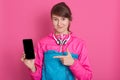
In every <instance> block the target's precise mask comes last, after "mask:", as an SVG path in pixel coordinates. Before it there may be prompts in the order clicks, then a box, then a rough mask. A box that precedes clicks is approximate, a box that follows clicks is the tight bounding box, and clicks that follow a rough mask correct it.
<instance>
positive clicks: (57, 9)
mask: <svg viewBox="0 0 120 80" xmlns="http://www.w3.org/2000/svg"><path fill="white" fill-rule="evenodd" d="M53 14H54V15H57V16H61V17H65V18H68V19H69V20H70V21H72V13H71V10H70V8H69V7H68V6H67V5H66V4H65V3H64V2H60V3H57V4H56V5H54V6H53V8H52V10H51V18H52V15H53ZM69 27H70V24H69V26H68V31H70V30H69Z"/></svg>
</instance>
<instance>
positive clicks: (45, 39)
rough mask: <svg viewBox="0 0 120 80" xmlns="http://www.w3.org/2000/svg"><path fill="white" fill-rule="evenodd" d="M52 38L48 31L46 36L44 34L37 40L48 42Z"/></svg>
mask: <svg viewBox="0 0 120 80" xmlns="http://www.w3.org/2000/svg"><path fill="white" fill-rule="evenodd" d="M51 40H52V37H51V33H49V34H48V35H47V36H44V37H42V38H40V39H39V40H38V43H41V44H42V43H48V42H50V41H51Z"/></svg>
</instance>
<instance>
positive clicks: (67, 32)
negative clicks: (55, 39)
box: [55, 31, 70, 35]
mask: <svg viewBox="0 0 120 80" xmlns="http://www.w3.org/2000/svg"><path fill="white" fill-rule="evenodd" d="M69 33H70V32H69V31H66V32H63V33H59V32H55V35H63V34H69Z"/></svg>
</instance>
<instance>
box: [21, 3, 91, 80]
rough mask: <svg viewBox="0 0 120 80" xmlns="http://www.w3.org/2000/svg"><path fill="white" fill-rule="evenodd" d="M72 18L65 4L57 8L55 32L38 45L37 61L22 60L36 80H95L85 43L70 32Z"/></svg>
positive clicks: (54, 13) (55, 6)
mask: <svg viewBox="0 0 120 80" xmlns="http://www.w3.org/2000/svg"><path fill="white" fill-rule="evenodd" d="M71 15H72V13H71V11H70V8H69V7H68V6H67V5H66V4H65V3H64V2H60V3H58V4H56V5H54V6H53V8H52V10H51V19H52V22H53V25H54V32H52V33H50V34H49V35H48V36H47V37H44V38H43V39H41V40H40V41H39V42H38V45H37V47H36V48H35V54H36V57H35V60H27V59H25V58H24V57H22V61H23V62H24V63H25V65H26V66H27V67H28V68H29V69H30V71H31V76H32V78H33V80H91V77H92V71H91V68H90V65H89V61H88V56H87V54H86V52H87V51H86V46H85V42H84V41H83V40H82V39H79V38H77V37H76V36H75V35H74V34H73V33H72V32H71V31H70V30H69V28H70V22H71V21H72V16H71Z"/></svg>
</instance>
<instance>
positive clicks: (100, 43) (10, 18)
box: [0, 0, 120, 80]
mask: <svg viewBox="0 0 120 80" xmlns="http://www.w3.org/2000/svg"><path fill="white" fill-rule="evenodd" d="M61 1H64V2H66V4H68V5H69V7H70V8H71V11H72V16H73V21H72V23H71V27H70V30H71V31H72V32H74V33H75V34H76V35H77V36H78V37H79V38H82V39H84V40H85V41H86V43H87V48H88V52H89V53H88V56H89V61H90V64H91V67H92V70H93V80H120V1H119V0H0V80H31V77H30V75H29V72H28V69H27V68H26V66H25V65H24V64H23V63H22V62H21V61H20V58H21V56H22V53H23V45H22V39H24V38H32V39H33V41H34V46H36V44H37V41H38V40H39V39H41V38H42V37H44V36H46V35H47V34H48V33H50V32H51V30H52V27H53V25H52V22H51V18H50V10H51V8H52V6H53V5H54V4H56V3H58V2H61Z"/></svg>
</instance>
